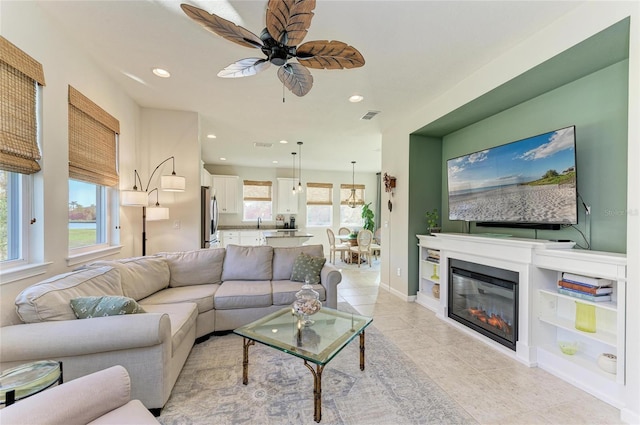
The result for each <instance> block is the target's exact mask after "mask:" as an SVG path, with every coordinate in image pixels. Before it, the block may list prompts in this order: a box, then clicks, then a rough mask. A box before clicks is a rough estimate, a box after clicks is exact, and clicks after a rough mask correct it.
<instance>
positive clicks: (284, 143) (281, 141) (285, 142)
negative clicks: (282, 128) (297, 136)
mask: <svg viewBox="0 0 640 425" xmlns="http://www.w3.org/2000/svg"><path fill="white" fill-rule="evenodd" d="M280 143H281V144H283V145H286V144H287V143H289V142H287V141H286V140H280Z"/></svg>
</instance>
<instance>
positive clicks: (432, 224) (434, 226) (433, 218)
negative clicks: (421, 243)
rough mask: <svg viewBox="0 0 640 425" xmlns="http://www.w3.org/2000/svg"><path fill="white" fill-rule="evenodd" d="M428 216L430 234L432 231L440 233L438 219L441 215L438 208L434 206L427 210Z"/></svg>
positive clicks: (426, 215)
mask: <svg viewBox="0 0 640 425" xmlns="http://www.w3.org/2000/svg"><path fill="white" fill-rule="evenodd" d="M425 217H426V218H427V232H428V234H432V233H440V230H441V229H440V226H438V220H439V219H440V215H439V214H438V209H437V208H434V209H433V210H431V211H427V213H426V214H425Z"/></svg>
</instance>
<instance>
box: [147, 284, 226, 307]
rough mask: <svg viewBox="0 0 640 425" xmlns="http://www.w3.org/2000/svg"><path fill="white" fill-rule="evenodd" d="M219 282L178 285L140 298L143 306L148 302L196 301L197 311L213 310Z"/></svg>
mask: <svg viewBox="0 0 640 425" xmlns="http://www.w3.org/2000/svg"><path fill="white" fill-rule="evenodd" d="M219 287H220V284H208V285H193V286H180V287H178V288H167V289H165V290H162V291H160V292H156V293H155V294H153V295H151V296H149V297H147V298H144V299H142V300H140V304H141V305H143V306H146V305H149V304H174V303H184V302H190V303H196V305H197V306H198V313H204V312H205V311H209V310H213V295H214V294H215V293H216V291H217V290H218V288H219Z"/></svg>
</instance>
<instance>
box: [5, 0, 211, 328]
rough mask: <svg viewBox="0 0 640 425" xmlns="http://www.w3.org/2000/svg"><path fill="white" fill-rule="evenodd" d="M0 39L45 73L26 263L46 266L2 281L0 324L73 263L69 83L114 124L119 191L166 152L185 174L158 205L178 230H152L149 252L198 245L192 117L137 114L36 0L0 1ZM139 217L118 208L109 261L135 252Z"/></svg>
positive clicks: (161, 226) (160, 225)
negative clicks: (179, 188)
mask: <svg viewBox="0 0 640 425" xmlns="http://www.w3.org/2000/svg"><path fill="white" fill-rule="evenodd" d="M0 34H1V35H2V36H3V37H5V38H6V39H7V40H9V41H10V42H12V43H13V44H15V45H16V46H18V47H19V48H20V49H22V50H23V51H25V52H26V53H27V54H29V55H30V56H32V57H33V58H34V59H36V60H37V61H39V62H40V63H41V64H42V65H43V68H44V74H45V81H46V86H45V87H44V88H43V91H42V93H43V95H42V101H43V102H42V129H41V131H42V146H41V149H42V152H41V153H42V160H41V161H40V163H41V166H42V171H41V172H39V173H37V174H35V175H34V180H35V186H36V193H35V194H34V196H33V199H34V202H35V204H36V205H35V211H34V212H35V217H36V220H37V221H36V224H35V226H34V227H33V228H31V229H30V232H31V233H32V235H34V238H33V239H32V240H31V245H32V247H33V251H34V255H33V256H32V260H33V261H36V262H40V263H45V264H47V265H46V267H43V270H42V274H40V275H37V276H32V277H27V278H23V279H19V280H16V281H14V282H7V281H4V282H0V283H1V284H0V299H1V300H2V306H1V308H0V323H3V324H4V323H7V321H13V320H16V319H17V316H16V315H15V312H14V309H13V307H12V304H13V300H14V299H15V297H16V295H17V294H18V293H19V292H20V291H21V290H22V289H23V288H25V287H26V286H28V285H31V284H33V283H36V282H38V281H40V280H43V279H45V278H47V277H50V276H53V275H55V274H59V273H65V272H68V271H70V270H72V269H73V268H75V267H77V266H78V265H77V264H75V265H68V231H67V222H68V198H69V194H68V165H67V164H68V139H69V138H68V115H67V114H68V86H69V85H72V86H73V87H75V88H76V89H78V90H79V91H80V92H82V93H83V94H84V95H86V96H87V97H89V98H90V99H91V100H93V101H94V102H95V103H96V104H98V105H99V106H100V107H102V108H103V109H104V110H106V111H107V112H108V113H110V114H111V115H113V116H114V117H115V118H116V119H118V120H119V122H120V136H119V167H120V188H122V189H130V188H131V186H132V185H133V184H132V183H133V170H134V168H137V169H138V170H139V171H140V172H141V175H142V177H143V178H145V179H148V178H149V173H148V171H149V167H155V165H157V163H159V162H160V161H161V160H162V159H164V158H166V157H168V156H171V155H176V167H177V169H176V171H177V172H178V174H181V175H184V176H186V177H187V191H186V192H184V193H180V194H175V195H174V194H169V193H168V192H161V194H160V201H161V202H162V203H163V204H164V203H166V204H167V206H169V207H170V208H171V216H172V218H173V219H178V220H180V221H181V228H180V229H172V228H170V227H171V226H172V224H173V220H170V221H169V222H156V223H153V224H152V225H150V226H149V228H148V234H149V239H150V240H149V244H148V246H147V247H148V253H152V252H155V251H160V250H186V249H194V248H197V247H199V238H200V236H199V234H200V233H199V232H200V230H199V229H200V145H199V142H198V136H197V135H198V118H197V115H196V114H194V113H187V112H176V111H157V110H149V109H144V110H143V109H141V108H140V107H139V106H138V105H137V104H136V103H135V102H134V101H133V99H131V98H130V97H129V96H127V95H126V94H125V93H124V92H123V91H122V89H121V88H120V87H119V86H118V84H116V83H115V82H114V81H113V80H112V79H111V78H110V77H109V76H108V75H107V74H106V73H105V72H104V71H103V70H102V69H101V67H100V66H98V65H97V64H96V63H95V62H94V61H93V60H92V59H91V58H90V56H89V55H88V54H87V53H86V52H85V51H84V50H83V49H82V48H81V47H80V46H79V45H78V44H77V43H76V41H75V40H74V38H73V37H72V36H70V35H69V34H68V33H66V32H65V31H64V30H63V29H61V28H60V27H59V26H58V25H57V23H55V22H53V21H52V20H51V19H50V18H49V16H48V15H47V14H46V13H45V12H43V11H42V10H41V9H40V7H39V6H38V5H37V3H35V2H28V1H25V2H18V1H11V2H7V1H0ZM138 145H139V146H138ZM178 147H179V149H178ZM166 167H168V168H166ZM167 170H168V171H167ZM161 171H163V173H162V174H165V172H166V174H168V173H170V172H171V168H170V164H169V165H168V166H165V167H163V169H162V170H161ZM145 176H146V177H145ZM158 185H159V180H158ZM141 220H142V211H141V209H139V208H129V207H123V208H120V214H119V217H118V216H116V222H115V223H113V225H114V226H115V225H118V224H119V225H120V227H121V230H120V233H119V234H116V240H119V241H120V243H121V244H122V245H123V246H122V249H121V251H120V252H119V253H118V254H115V255H112V256H111V257H128V256H133V255H140V253H141V232H142V230H141ZM107 258H109V257H107Z"/></svg>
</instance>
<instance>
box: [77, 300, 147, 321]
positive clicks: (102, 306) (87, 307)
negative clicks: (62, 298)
mask: <svg viewBox="0 0 640 425" xmlns="http://www.w3.org/2000/svg"><path fill="white" fill-rule="evenodd" d="M71 309H72V310H73V312H74V313H75V314H76V317H77V318H78V319H90V318H92V317H105V316H117V315H120V314H137V313H145V311H144V309H143V308H142V307H140V305H138V303H137V302H136V300H134V299H133V298H129V297H120V296H114V295H110V296H101V297H79V298H73V299H72V300H71Z"/></svg>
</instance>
